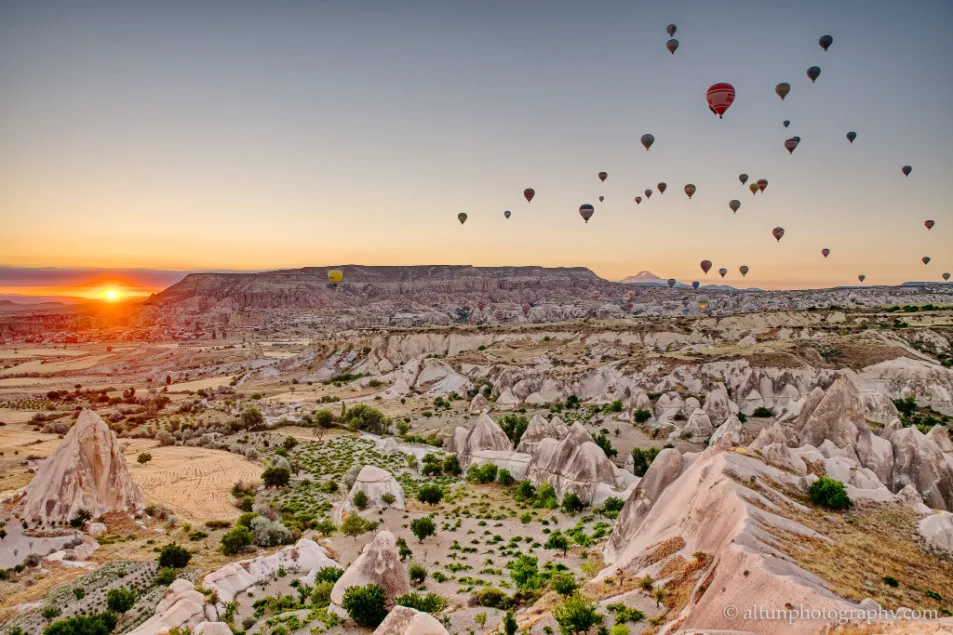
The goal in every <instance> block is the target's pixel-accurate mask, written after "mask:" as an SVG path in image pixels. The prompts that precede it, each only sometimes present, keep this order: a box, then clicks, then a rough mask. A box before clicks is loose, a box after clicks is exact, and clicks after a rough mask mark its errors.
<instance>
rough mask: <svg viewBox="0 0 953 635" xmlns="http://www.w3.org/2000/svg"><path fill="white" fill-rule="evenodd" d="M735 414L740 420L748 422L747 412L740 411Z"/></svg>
mask: <svg viewBox="0 0 953 635" xmlns="http://www.w3.org/2000/svg"><path fill="white" fill-rule="evenodd" d="M735 416H736V417H738V421H740V422H741V423H748V417H747V416H746V415H745V413H743V412H739V413H738V414H737V415H735Z"/></svg>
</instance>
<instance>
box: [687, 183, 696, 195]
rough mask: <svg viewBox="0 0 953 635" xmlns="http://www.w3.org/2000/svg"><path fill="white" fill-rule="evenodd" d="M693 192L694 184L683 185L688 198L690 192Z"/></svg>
mask: <svg viewBox="0 0 953 635" xmlns="http://www.w3.org/2000/svg"><path fill="white" fill-rule="evenodd" d="M694 193H695V186H694V185H693V184H691V183H689V184H688V185H686V186H685V194H687V195H688V198H691V197H692V194H694Z"/></svg>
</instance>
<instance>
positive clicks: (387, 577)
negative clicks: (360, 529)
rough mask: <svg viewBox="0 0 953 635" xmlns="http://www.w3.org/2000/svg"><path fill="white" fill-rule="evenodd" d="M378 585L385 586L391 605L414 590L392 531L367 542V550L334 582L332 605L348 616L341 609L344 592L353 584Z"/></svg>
mask: <svg viewBox="0 0 953 635" xmlns="http://www.w3.org/2000/svg"><path fill="white" fill-rule="evenodd" d="M368 584H377V585H379V586H381V587H382V588H383V589H384V594H385V596H386V604H387V608H389V609H390V608H393V606H394V600H395V599H396V598H397V597H398V596H401V595H403V594H405V593H408V592H409V591H410V585H409V583H408V581H407V571H406V570H405V569H404V565H403V564H401V562H400V556H399V555H398V553H397V539H396V538H394V534H392V533H391V532H389V531H386V530H385V531H381V532H380V533H378V534H377V536H375V537H374V540H372V541H371V542H369V543H367V544H366V545H364V550H363V551H362V552H361V555H359V556H358V557H357V559H356V560H355V561H354V563H353V564H352V565H351V566H349V567H348V568H347V570H346V571H345V572H344V574H343V575H341V577H340V578H338V581H337V582H335V583H334V588H333V589H331V607H332V609H333V610H334V611H335V613H337V614H338V615H342V616H346V615H347V612H346V611H344V609H342V608H341V602H342V600H344V592H345V591H346V590H347V589H348V588H349V587H352V586H367V585H368Z"/></svg>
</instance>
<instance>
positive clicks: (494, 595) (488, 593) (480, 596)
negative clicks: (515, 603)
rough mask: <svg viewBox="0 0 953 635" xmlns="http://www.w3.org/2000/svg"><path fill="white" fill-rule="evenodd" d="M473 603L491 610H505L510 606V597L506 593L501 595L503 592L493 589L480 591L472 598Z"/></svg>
mask: <svg viewBox="0 0 953 635" xmlns="http://www.w3.org/2000/svg"><path fill="white" fill-rule="evenodd" d="M473 601H474V602H475V603H476V604H478V605H479V606H485V607H488V608H491V609H504V610H505V609H506V608H508V607H509V606H510V597H509V596H508V595H507V594H506V593H503V591H500V590H499V589H494V588H493V587H490V588H488V589H483V590H481V591H480V592H479V593H477V594H476V595H475V596H473Z"/></svg>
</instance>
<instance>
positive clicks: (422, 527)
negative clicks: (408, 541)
mask: <svg viewBox="0 0 953 635" xmlns="http://www.w3.org/2000/svg"><path fill="white" fill-rule="evenodd" d="M410 531H411V533H413V534H414V535H415V536H416V537H417V540H419V541H420V542H423V541H424V538H427V537H428V536H433V535H434V534H435V533H437V524H436V523H434V521H433V518H432V517H431V516H421V517H420V518H414V519H413V520H412V521H410Z"/></svg>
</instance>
